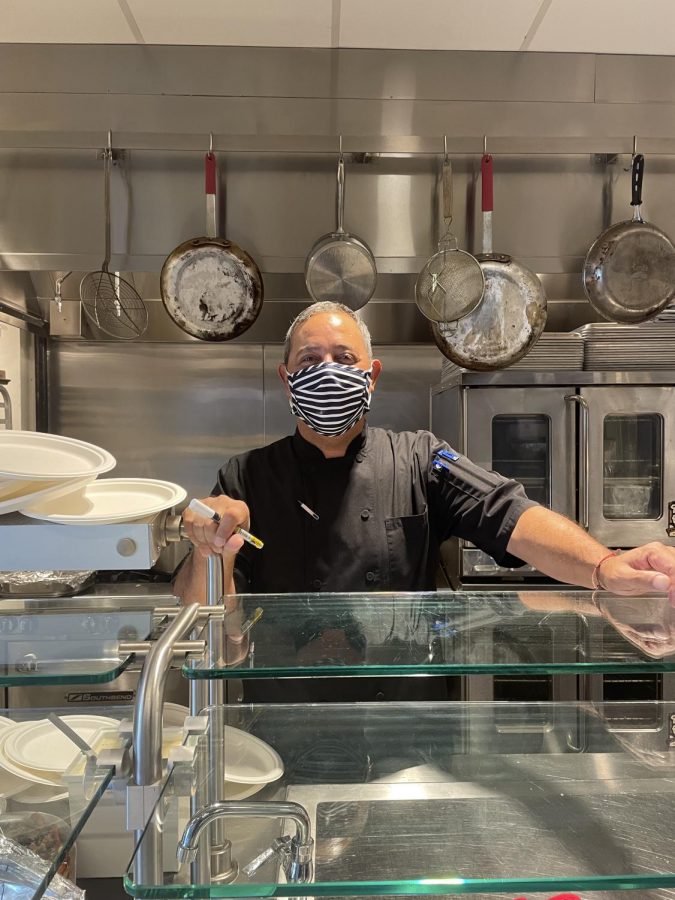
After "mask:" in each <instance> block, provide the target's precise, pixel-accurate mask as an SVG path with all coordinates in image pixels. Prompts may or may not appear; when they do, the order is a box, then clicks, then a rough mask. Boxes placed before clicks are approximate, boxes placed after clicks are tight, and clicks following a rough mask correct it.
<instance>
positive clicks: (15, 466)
mask: <svg viewBox="0 0 675 900" xmlns="http://www.w3.org/2000/svg"><path fill="white" fill-rule="evenodd" d="M114 466H115V457H114V456H112V455H111V454H110V453H108V452H107V450H103V449H102V448H101V447H96V446H95V445H94V444H87V443H86V442H85V441H78V440H75V439H74V438H68V437H63V436H61V435H56V434H44V433H42V432H34V431H0V515H4V514H6V513H10V512H17V511H18V512H21V513H23V514H24V515H26V516H30V517H31V518H34V519H42V520H43V521H46V522H57V523H61V524H70V525H87V524H92V525H94V524H95V525H107V524H111V523H114V522H128V521H132V520H134V519H143V518H146V517H147V516H152V515H154V514H155V513H158V512H162V511H163V510H165V509H170V508H171V507H173V506H177V505H178V504H180V503H182V502H183V500H185V497H186V496H187V495H186V492H185V491H184V490H183V488H182V487H180V486H179V485H177V484H172V483H171V482H168V481H158V480H157V479H154V478H107V479H105V480H103V481H97V480H96V479H97V478H98V476H99V475H102V474H103V473H105V472H109V471H110V470H111V469H112V468H114Z"/></svg>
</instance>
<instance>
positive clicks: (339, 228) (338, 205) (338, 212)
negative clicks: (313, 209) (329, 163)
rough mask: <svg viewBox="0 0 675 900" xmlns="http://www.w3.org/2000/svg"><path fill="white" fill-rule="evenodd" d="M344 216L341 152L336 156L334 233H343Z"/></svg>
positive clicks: (342, 158) (343, 176)
mask: <svg viewBox="0 0 675 900" xmlns="http://www.w3.org/2000/svg"><path fill="white" fill-rule="evenodd" d="M344 218H345V161H344V157H343V156H342V154H340V156H339V158H338V164H337V190H336V192H335V222H336V228H335V233H336V234H344V233H345V229H344Z"/></svg>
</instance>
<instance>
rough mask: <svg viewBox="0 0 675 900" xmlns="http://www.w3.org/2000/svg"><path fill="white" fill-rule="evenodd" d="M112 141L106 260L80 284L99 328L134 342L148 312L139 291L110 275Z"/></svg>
mask: <svg viewBox="0 0 675 900" xmlns="http://www.w3.org/2000/svg"><path fill="white" fill-rule="evenodd" d="M111 162H112V148H111V138H110V135H108V147H107V148H106V149H105V150H104V151H103V173H104V175H103V177H104V197H105V259H104V260H103V263H102V265H101V268H100V269H99V270H98V271H97V272H88V273H87V274H86V275H85V276H84V278H83V279H82V281H81V282H80V299H81V301H82V308H83V309H84V312H85V314H86V316H87V318H88V319H89V321H90V322H92V323H93V324H94V325H95V326H96V327H97V328H99V329H100V330H101V331H103V332H104V333H105V334H107V335H110V337H115V338H119V339H120V340H123V341H132V340H133V339H134V338H138V337H141V335H142V334H143V333H144V332H145V330H146V328H147V327H148V311H147V308H146V306H145V303H144V302H143V300H142V299H141V297H140V295H139V293H138V291H137V290H136V288H134V286H133V285H132V284H130V283H129V282H128V281H126V279H124V278H122V277H121V276H120V275H119V274H117V273H116V272H109V271H108V265H109V264H110V165H111Z"/></svg>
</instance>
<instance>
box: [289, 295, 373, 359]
mask: <svg viewBox="0 0 675 900" xmlns="http://www.w3.org/2000/svg"><path fill="white" fill-rule="evenodd" d="M319 313H342V315H344V316H348V317H349V318H350V319H351V320H352V321H353V322H356V324H357V325H358V328H359V331H360V332H361V337H362V338H363V343H364V344H365V345H366V353H367V354H368V359H369V360H370V359H372V358H373V345H372V340H371V337H370V331H368V326H367V325H366V323H365V322H364V321H363V319H361V318H359V316H357V314H356V313H355V312H354V310H353V309H350V308H349V307H348V306H345V305H344V303H338V302H337V301H336V300H322V301H321V302H320V303H311V304H310V305H309V306H308V307H307V308H306V309H303V311H302V312H301V313H299V314H298V315H297V316H296V317H295V318H294V319H293V321H292V322H291V325H290V328H289V329H288V331H287V332H286V339H285V341H284V365H287V364H288V358H289V356H290V355H291V341H292V340H293V335H294V334H295V330H296V328H299V327H300V326H301V325H304V324H305V322H306V321H307V320H308V319H311V318H312V316H318V315H319Z"/></svg>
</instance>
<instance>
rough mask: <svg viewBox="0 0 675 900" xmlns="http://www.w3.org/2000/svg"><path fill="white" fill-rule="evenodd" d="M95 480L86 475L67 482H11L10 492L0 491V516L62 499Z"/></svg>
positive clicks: (92, 476) (93, 476)
mask: <svg viewBox="0 0 675 900" xmlns="http://www.w3.org/2000/svg"><path fill="white" fill-rule="evenodd" d="M95 478H96V476H95V475H87V477H86V478H69V479H68V480H67V481H42V482H40V481H13V482H12V485H13V487H14V489H13V490H12V491H7V493H5V494H4V495H3V494H2V493H1V491H0V516H4V515H5V514H6V513H11V512H16V511H17V510H19V509H21V507H22V506H32V505H33V503H37V502H38V501H40V502H42V501H43V500H47V499H50V500H54V499H56V497H63V496H65V495H66V494H69V493H70V492H71V491H76V490H77V489H78V488H81V487H84V485H85V484H91V482H92V481H94V480H95Z"/></svg>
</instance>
